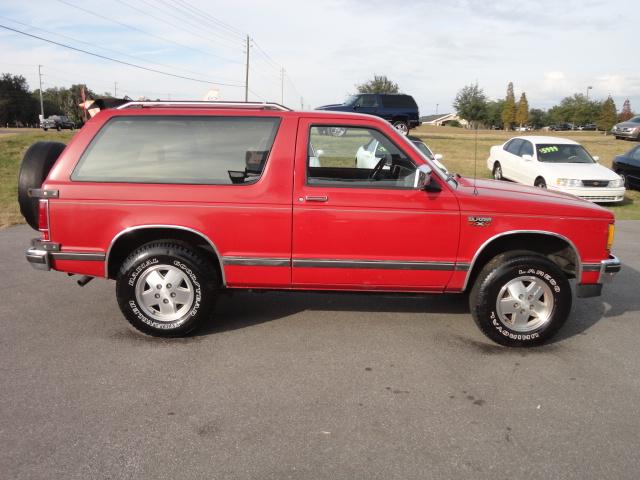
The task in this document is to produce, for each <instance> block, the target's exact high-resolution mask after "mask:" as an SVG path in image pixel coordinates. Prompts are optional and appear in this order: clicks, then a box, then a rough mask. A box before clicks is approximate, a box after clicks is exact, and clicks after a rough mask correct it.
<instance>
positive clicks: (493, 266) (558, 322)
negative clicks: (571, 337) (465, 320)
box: [469, 251, 572, 347]
mask: <svg viewBox="0 0 640 480" xmlns="http://www.w3.org/2000/svg"><path fill="white" fill-rule="evenodd" d="M510 282H514V283H515V284H516V285H517V284H518V283H521V284H522V285H523V286H524V285H525V284H526V283H527V282H529V283H528V286H531V285H533V287H531V288H532V289H535V287H538V286H539V287H540V288H541V289H543V293H542V295H543V297H542V298H543V300H544V303H541V302H536V300H535V299H534V300H530V299H527V298H522V297H519V298H520V299H519V300H517V299H514V302H519V301H522V302H523V303H522V304H519V303H514V304H513V305H514V307H515V306H516V305H517V306H518V307H522V308H523V310H521V312H522V313H524V314H525V315H526V314H527V313H528V312H529V311H531V310H532V309H533V307H530V306H529V309H528V310H527V308H526V305H527V302H531V304H534V303H537V304H540V305H542V306H544V305H547V308H548V309H549V312H548V314H547V315H543V316H544V317H545V320H544V321H541V320H540V318H541V317H540V318H536V316H533V315H531V316H529V317H528V319H526V320H525V321H524V322H525V323H524V324H521V326H520V327H516V326H514V325H515V323H513V324H512V323H511V322H510V321H509V320H511V321H515V320H514V316H513V315H512V316H511V317H508V315H509V314H507V315H505V314H503V313H502V312H500V311H499V303H498V302H499V301H500V300H502V301H501V302H500V305H502V304H503V303H502V302H505V301H506V303H510V301H511V300H510V297H511V293H510V291H508V290H507V291H504V289H505V288H506V286H507V285H508V284H510ZM545 285H546V287H545ZM503 291H504V293H503ZM503 295H508V297H506V298H505V297H504V296H503ZM525 295H526V294H525ZM529 298H531V297H529ZM571 302H572V296H571V287H570V285H569V281H568V280H567V277H566V275H565V274H564V273H563V272H562V270H560V268H559V267H558V266H557V265H556V264H555V263H553V262H552V261H551V260H549V259H547V258H546V257H543V256H541V255H538V254H536V253H534V252H526V251H520V252H512V253H507V254H501V255H498V256H497V257H495V258H494V259H492V260H491V261H490V262H489V263H487V265H485V267H484V268H483V269H482V271H481V272H480V274H479V275H478V277H477V279H476V282H475V284H474V286H473V288H472V290H471V293H470V295H469V307H470V309H471V314H472V315H473V319H474V320H475V322H476V324H477V325H478V327H479V328H480V330H481V331H482V333H484V334H485V335H486V336H487V337H488V338H490V339H491V340H493V341H494V342H496V343H499V344H501V345H505V346H509V347H529V346H534V345H539V344H541V343H544V342H546V341H547V340H549V339H550V338H551V337H553V335H555V334H556V333H557V331H558V330H559V329H560V327H562V325H564V323H565V321H566V320H567V317H568V316H569V312H570V311H571ZM515 315H518V313H515Z"/></svg>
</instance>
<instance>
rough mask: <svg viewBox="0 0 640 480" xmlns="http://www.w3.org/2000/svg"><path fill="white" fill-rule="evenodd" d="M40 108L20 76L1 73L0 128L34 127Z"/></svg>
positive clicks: (25, 81) (24, 80)
mask: <svg viewBox="0 0 640 480" xmlns="http://www.w3.org/2000/svg"><path fill="white" fill-rule="evenodd" d="M39 109H40V106H39V104H38V102H37V101H36V100H35V99H33V97H32V96H31V93H30V92H29V85H28V84H27V80H26V79H25V78H24V77H23V76H21V75H12V74H10V73H3V74H2V76H1V77H0V126H3V127H4V126H6V125H13V126H26V125H35V124H36V123H37V119H38V111H39Z"/></svg>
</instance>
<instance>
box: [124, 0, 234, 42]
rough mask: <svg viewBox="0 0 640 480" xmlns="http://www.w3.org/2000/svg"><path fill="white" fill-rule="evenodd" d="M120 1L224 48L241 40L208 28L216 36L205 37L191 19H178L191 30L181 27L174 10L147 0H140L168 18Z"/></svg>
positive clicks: (199, 27) (199, 26)
mask: <svg viewBox="0 0 640 480" xmlns="http://www.w3.org/2000/svg"><path fill="white" fill-rule="evenodd" d="M118 1H119V2H120V3H126V4H127V5H128V6H129V7H130V8H133V9H134V10H137V11H138V12H142V13H143V14H144V15H148V16H150V17H152V18H155V19H156V20H159V21H161V22H162V23H165V24H168V25H170V26H172V27H174V28H177V29H178V30H182V31H183V32H187V33H188V34H190V35H193V36H196V37H199V38H202V39H204V40H206V41H207V42H211V43H214V42H218V43H217V44H216V47H220V46H222V47H224V48H230V49H238V48H239V47H240V46H241V42H240V41H239V40H238V39H237V38H235V37H234V38H229V37H225V36H223V35H222V34H221V33H220V32H217V31H212V30H210V32H211V33H212V34H213V35H216V36H217V37H218V38H211V37H207V36H204V35H202V34H200V33H198V32H199V31H200V30H202V26H201V25H198V24H196V23H194V22H192V21H191V20H183V19H180V23H187V24H188V25H190V26H191V27H192V28H191V30H189V29H186V28H183V27H181V26H178V25H176V21H175V20H176V14H175V13H174V12H172V11H171V10H166V9H164V8H162V7H160V6H159V5H154V4H152V3H150V2H149V1H148V0H141V1H142V2H143V3H144V4H145V5H147V6H148V7H149V8H151V9H153V10H155V11H158V12H161V13H162V14H164V15H165V16H167V17H169V19H170V20H166V19H163V18H160V17H158V16H155V15H153V14H152V13H149V12H147V11H145V10H142V9H139V8H137V7H134V6H133V5H131V4H129V3H127V2H124V0H118ZM169 7H170V9H171V8H173V6H172V5H171V4H169Z"/></svg>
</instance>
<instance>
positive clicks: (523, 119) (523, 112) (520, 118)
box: [516, 92, 529, 127]
mask: <svg viewBox="0 0 640 480" xmlns="http://www.w3.org/2000/svg"><path fill="white" fill-rule="evenodd" d="M528 121H529V101H528V100H527V94H526V93H524V92H522V95H520V101H518V110H517V111H516V123H518V124H520V126H521V127H522V126H523V125H526V124H527V122H528Z"/></svg>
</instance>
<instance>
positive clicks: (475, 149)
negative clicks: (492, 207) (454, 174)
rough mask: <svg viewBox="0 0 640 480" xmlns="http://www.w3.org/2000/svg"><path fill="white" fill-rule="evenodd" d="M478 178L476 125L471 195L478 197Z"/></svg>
mask: <svg viewBox="0 0 640 480" xmlns="http://www.w3.org/2000/svg"><path fill="white" fill-rule="evenodd" d="M477 177H478V124H477V123H476V138H475V141H474V145H473V194H474V195H478V189H477V188H476V178H477Z"/></svg>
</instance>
